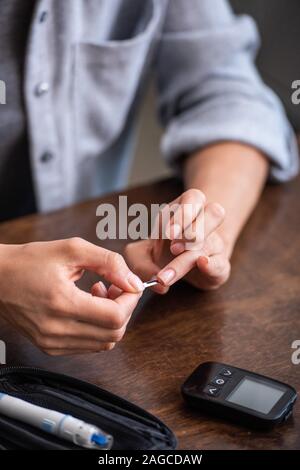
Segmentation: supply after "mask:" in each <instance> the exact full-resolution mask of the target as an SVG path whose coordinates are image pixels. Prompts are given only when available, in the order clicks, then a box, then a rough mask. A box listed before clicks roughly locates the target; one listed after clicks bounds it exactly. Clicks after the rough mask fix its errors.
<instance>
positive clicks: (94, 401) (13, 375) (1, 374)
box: [0, 366, 176, 450]
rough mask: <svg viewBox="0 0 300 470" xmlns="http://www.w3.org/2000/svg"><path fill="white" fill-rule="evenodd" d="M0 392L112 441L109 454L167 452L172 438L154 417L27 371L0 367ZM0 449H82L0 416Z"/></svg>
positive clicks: (62, 379)
mask: <svg viewBox="0 0 300 470" xmlns="http://www.w3.org/2000/svg"><path fill="white" fill-rule="evenodd" d="M0 392H2V393H7V394H8V395H12V396H14V397H17V398H21V399H22V400H26V401H28V402H30V403H33V404H36V405H39V406H43V407H45V408H50V409H53V410H56V411H60V412H61V413H65V414H70V415H72V416H74V417H76V418H79V419H81V420H83V421H86V422H88V423H91V424H94V425H95V426H98V427H100V428H102V429H103V430H104V431H106V432H107V433H109V434H111V435H112V436H113V437H114V444H113V447H112V450H156V449H157V450H170V449H175V448H176V437H175V436H174V434H173V433H172V431H171V430H170V429H169V428H168V427H167V426H166V425H165V424H164V423H163V422H162V421H160V420H159V419H158V418H156V417H155V416H153V415H152V414H150V413H148V412H147V411H145V410H143V409H142V408H140V407H138V406H136V405H134V404H132V403H130V402H129V401H127V400H124V399H123V398H120V397H118V396H116V395H113V394H112V393H110V392H107V391H106V390H103V389H101V388H99V387H97V386H95V385H92V384H89V383H87V382H84V381H82V380H78V379H75V378H73V377H69V376H66V375H62V374H57V373H55V372H50V371H46V370H42V369H34V368H30V367H17V366H15V367H7V366H1V367H0ZM0 449H2V450H21V449H30V450H72V449H74V450H75V449H77V450H78V449H82V448H81V447H78V446H77V445H75V444H72V443H71V442H68V441H65V440H62V439H59V438H58V437H56V436H53V435H51V434H48V433H45V432H44V431H42V430H39V429H37V428H34V427H32V426H30V425H28V424H24V423H22V422H20V421H16V420H14V419H11V418H8V417H5V416H3V415H1V414H0Z"/></svg>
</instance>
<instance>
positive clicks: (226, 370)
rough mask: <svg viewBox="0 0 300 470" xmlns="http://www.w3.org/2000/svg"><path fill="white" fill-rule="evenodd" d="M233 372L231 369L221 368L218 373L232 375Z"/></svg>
mask: <svg viewBox="0 0 300 470" xmlns="http://www.w3.org/2000/svg"><path fill="white" fill-rule="evenodd" d="M233 374H234V372H233V370H231V369H222V370H221V372H220V375H223V377H228V378H230V377H232V376H233Z"/></svg>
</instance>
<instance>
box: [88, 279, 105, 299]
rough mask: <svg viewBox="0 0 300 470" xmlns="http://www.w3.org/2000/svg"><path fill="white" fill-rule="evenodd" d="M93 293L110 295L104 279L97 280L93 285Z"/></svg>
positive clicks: (103, 295)
mask: <svg viewBox="0 0 300 470" xmlns="http://www.w3.org/2000/svg"><path fill="white" fill-rule="evenodd" d="M91 294H92V295H93V296H94V297H104V298H107V297H108V293H107V289H106V287H105V284H104V283H103V282H102V281H99V282H96V284H94V285H93V286H92V289H91Z"/></svg>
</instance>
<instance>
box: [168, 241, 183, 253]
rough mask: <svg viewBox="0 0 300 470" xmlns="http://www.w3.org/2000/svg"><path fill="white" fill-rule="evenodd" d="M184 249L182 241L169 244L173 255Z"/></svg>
mask: <svg viewBox="0 0 300 470" xmlns="http://www.w3.org/2000/svg"><path fill="white" fill-rule="evenodd" d="M184 250H185V246H184V243H181V242H178V243H174V245H171V252H172V253H173V255H175V256H177V255H180V254H181V253H183V252H184Z"/></svg>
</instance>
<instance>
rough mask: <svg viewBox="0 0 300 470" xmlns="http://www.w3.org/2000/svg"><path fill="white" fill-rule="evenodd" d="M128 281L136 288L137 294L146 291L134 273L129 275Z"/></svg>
mask: <svg viewBox="0 0 300 470" xmlns="http://www.w3.org/2000/svg"><path fill="white" fill-rule="evenodd" d="M127 281H128V282H129V284H130V285H131V287H133V288H134V290H136V291H137V292H142V291H143V290H144V284H143V283H142V281H141V280H140V278H139V277H138V276H136V275H135V274H133V273H129V274H128V277H127Z"/></svg>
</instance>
